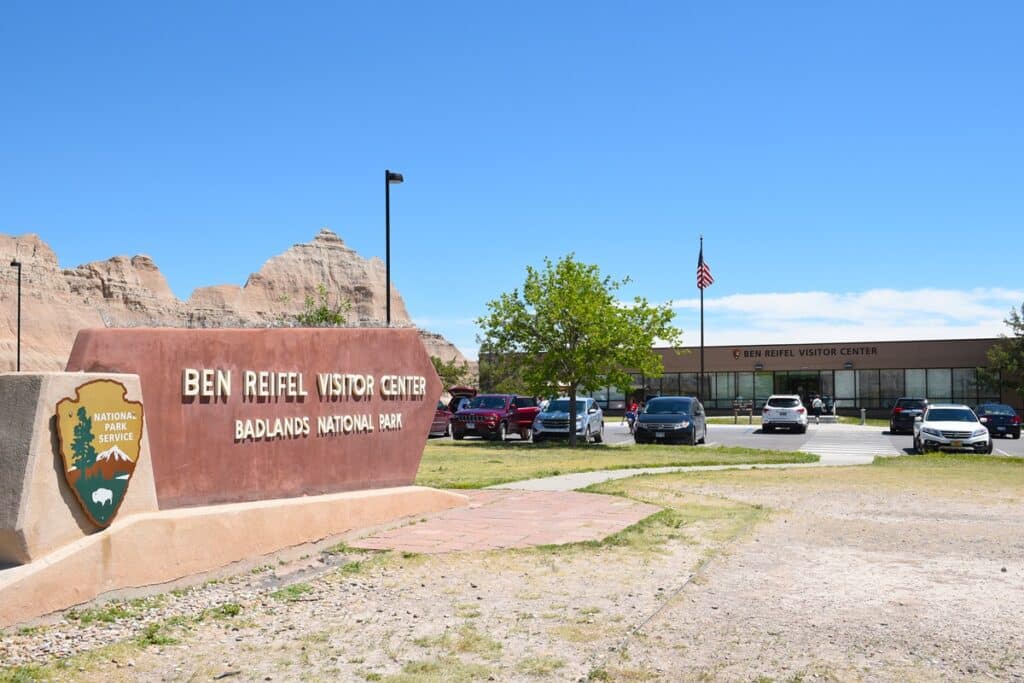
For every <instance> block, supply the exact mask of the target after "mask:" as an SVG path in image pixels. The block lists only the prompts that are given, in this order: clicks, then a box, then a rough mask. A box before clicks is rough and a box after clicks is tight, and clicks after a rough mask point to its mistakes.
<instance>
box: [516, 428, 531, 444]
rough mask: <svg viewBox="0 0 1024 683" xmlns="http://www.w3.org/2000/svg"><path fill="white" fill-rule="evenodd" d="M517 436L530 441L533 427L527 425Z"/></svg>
mask: <svg viewBox="0 0 1024 683" xmlns="http://www.w3.org/2000/svg"><path fill="white" fill-rule="evenodd" d="M519 438H520V439H522V440H523V441H531V440H532V439H533V427H527V428H526V429H524V430H523V431H521V432H519Z"/></svg>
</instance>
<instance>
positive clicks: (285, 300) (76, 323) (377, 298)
mask: <svg viewBox="0 0 1024 683" xmlns="http://www.w3.org/2000/svg"><path fill="white" fill-rule="evenodd" d="M13 258H17V259H18V260H19V261H21V262H22V333H21V368H22V370H34V371H41V370H63V369H64V364H65V363H66V361H67V357H68V354H69V353H70V351H71V345H72V344H73V343H74V341H75V336H76V335H77V334H78V330H80V329H82V328H85V327H138V326H155V327H186V326H187V327H252V326H263V325H275V324H280V323H281V320H282V318H285V317H287V316H288V315H289V314H294V313H297V312H298V311H301V310H302V307H303V302H304V301H305V298H306V297H307V296H315V295H316V292H317V288H318V287H319V285H321V284H323V285H324V286H326V287H327V291H328V292H329V293H330V296H331V297H332V303H334V302H335V301H336V298H337V297H344V298H346V299H347V300H348V301H350V302H351V303H352V312H351V314H350V315H349V319H350V321H351V322H353V323H356V324H358V323H366V322H368V321H381V320H383V319H384V310H385V298H384V279H385V277H384V276H385V274H384V263H383V261H381V260H380V259H379V258H371V259H364V258H362V257H361V256H359V254H357V253H356V252H355V251H354V250H352V249H350V248H349V247H347V246H346V245H345V243H344V242H343V241H342V240H341V238H340V237H338V236H337V235H336V234H334V233H333V232H331V231H330V230H328V229H326V228H324V229H323V230H321V231H320V234H318V235H317V236H316V237H315V238H313V241H312V242H307V243H305V244H296V245H295V246H293V247H292V248H290V249H288V250H287V251H285V252H284V253H283V254H279V255H278V256H274V257H273V258H271V259H270V260H269V261H267V262H266V263H265V264H263V267H262V268H261V269H260V270H259V271H258V272H256V273H253V274H252V275H250V276H249V280H248V281H247V282H246V283H245V286H242V287H239V286H237V285H216V286H212V287H203V288H200V289H197V290H195V291H194V292H193V293H192V296H191V297H189V299H188V301H181V300H180V299H178V298H177V297H176V296H175V295H174V293H173V292H172V291H171V288H170V287H169V286H168V285H167V280H166V279H165V278H164V276H163V274H162V273H161V272H160V269H159V268H157V266H156V264H155V263H153V260H152V259H151V258H149V257H148V256H133V257H131V258H128V257H126V256H115V257H113V258H111V259H108V260H106V261H98V262H95V263H87V264H85V265H82V266H78V267H76V268H69V269H66V270H62V269H61V267H60V265H59V264H58V261H57V255H56V254H55V253H54V252H53V250H52V249H51V248H50V247H49V246H48V245H47V244H46V243H45V242H43V241H42V240H41V239H40V238H39V237H38V236H37V235H22V236H20V237H13V236H10V235H0V266H2V267H0V371H5V370H12V369H14V362H15V330H16V324H17V320H16V306H15V296H16V282H15V281H16V278H17V271H16V270H15V269H14V268H11V267H10V266H8V264H9V263H10V262H11V259H13ZM391 319H392V322H393V323H396V324H401V325H408V324H411V323H410V320H409V314H408V312H407V311H406V308H405V303H404V302H403V301H402V297H401V295H400V294H399V293H398V291H397V290H396V289H395V288H394V287H393V286H392V288H391ZM421 336H422V338H423V342H424V344H425V345H426V347H427V351H428V353H430V354H431V355H435V356H440V357H441V358H443V359H444V360H452V359H458V360H460V361H461V360H464V359H463V356H462V354H461V353H459V350H458V349H457V348H455V346H454V345H452V344H451V343H450V342H448V341H447V340H446V339H444V337H441V336H440V335H437V334H433V333H430V332H426V331H423V332H421Z"/></svg>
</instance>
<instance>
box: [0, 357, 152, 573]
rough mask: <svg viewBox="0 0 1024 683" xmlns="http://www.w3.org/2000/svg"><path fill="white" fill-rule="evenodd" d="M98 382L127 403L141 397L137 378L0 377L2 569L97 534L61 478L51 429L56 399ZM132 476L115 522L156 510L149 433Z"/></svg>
mask: <svg viewBox="0 0 1024 683" xmlns="http://www.w3.org/2000/svg"><path fill="white" fill-rule="evenodd" d="M96 379H112V380H116V381H118V382H120V383H121V384H123V385H124V386H125V388H126V389H127V398H128V399H129V400H132V401H141V400H142V391H141V388H140V386H139V377H138V375H121V374H110V373H102V374H99V373H82V372H44V373H33V374H29V373H0V565H4V564H23V563H26V562H31V561H33V560H36V559H39V558H41V557H43V556H45V555H47V554H49V553H51V552H53V551H54V550H56V549H58V548H61V547H63V546H65V545H67V544H68V543H72V542H74V541H77V540H79V539H81V538H82V537H83V536H86V535H88V534H94V533H98V532H99V528H98V527H97V526H96V525H95V524H93V523H92V522H91V521H89V519H88V517H86V515H85V512H83V511H82V507H81V505H79V503H78V500H77V499H76V498H75V494H74V492H73V491H72V490H71V487H70V486H68V483H67V481H66V479H65V477H64V469H63V468H64V462H63V459H62V458H61V455H60V452H59V448H58V446H57V433H56V429H55V428H54V424H55V422H56V418H55V416H54V413H55V410H56V406H57V402H58V401H60V400H62V399H64V398H68V397H74V396H75V388H76V387H78V386H81V385H82V384H85V383H86V382H90V381H92V380H96ZM131 477H132V478H131V483H130V484H129V486H128V490H127V493H126V494H125V498H124V502H123V503H122V504H121V507H120V509H119V511H118V517H127V516H128V515H133V514H137V513H142V512H154V511H156V510H157V498H156V486H155V485H154V482H153V467H152V461H151V459H150V454H149V438H148V436H147V435H146V431H145V429H143V434H142V444H141V449H140V455H139V459H138V464H137V466H136V468H135V471H134V472H133V473H132V475H131Z"/></svg>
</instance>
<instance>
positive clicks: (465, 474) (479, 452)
mask: <svg viewBox="0 0 1024 683" xmlns="http://www.w3.org/2000/svg"><path fill="white" fill-rule="evenodd" d="M496 454H497V455H501V456H502V457H501V458H494V457H493V456H494V455H496ZM817 461H818V456H816V455H811V454H808V453H796V452H789V451H766V450H759V449H754V448H739V447H726V446H714V447H707V446H669V445H654V444H648V445H635V444H634V445H628V446H606V445H592V446H581V447H577V448H569V447H568V446H565V445H560V444H556V443H551V444H539V445H535V444H518V443H514V442H508V443H501V442H487V441H484V442H478V441H470V442H466V441H445V442H441V441H432V442H430V443H428V444H427V446H426V448H425V449H424V452H423V460H422V461H421V462H420V470H419V474H418V475H417V477H416V483H417V484H419V485H421V486H433V487H437V488H456V489H459V488H463V489H466V488H483V487H486V486H492V485H494V484H501V483H504V482H509V481H518V480H521V479H536V478H539V477H551V476H557V475H559V474H567V473H570V472H591V471H594V470H615V469H624V468H631V467H672V466H687V465H740V464H751V463H764V464H767V463H773V464H775V463H801V462H817Z"/></svg>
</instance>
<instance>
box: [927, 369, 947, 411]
mask: <svg viewBox="0 0 1024 683" xmlns="http://www.w3.org/2000/svg"><path fill="white" fill-rule="evenodd" d="M952 390H953V379H952V377H951V376H950V372H949V368H932V369H929V370H928V400H929V401H931V402H932V403H942V402H946V403H949V402H950V401H952V400H953V391H952Z"/></svg>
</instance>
